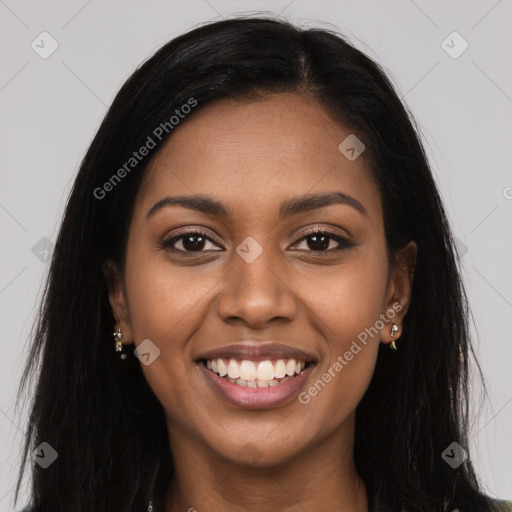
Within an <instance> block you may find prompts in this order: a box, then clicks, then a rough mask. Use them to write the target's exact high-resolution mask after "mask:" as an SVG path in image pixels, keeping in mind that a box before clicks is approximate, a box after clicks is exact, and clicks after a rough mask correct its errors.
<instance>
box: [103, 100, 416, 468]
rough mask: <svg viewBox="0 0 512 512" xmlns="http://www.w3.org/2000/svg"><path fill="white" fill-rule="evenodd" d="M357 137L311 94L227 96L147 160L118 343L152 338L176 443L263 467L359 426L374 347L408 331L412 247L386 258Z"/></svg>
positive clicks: (154, 366) (121, 293)
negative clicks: (352, 152)
mask: <svg viewBox="0 0 512 512" xmlns="http://www.w3.org/2000/svg"><path fill="white" fill-rule="evenodd" d="M350 133H351V132H350V130H349V129H346V128H344V127H343V126H340V125H339V123H337V122H335V121H334V120H333V119H331V118H330V117H329V115H328V114H327V113H326V112H325V111H324V110H323V108H322V107H321V106H320V105H319V104H318V103H316V102H315V101H314V100H312V99H310V98H308V97H305V96H302V95H297V94H278V95H269V96H266V97H265V99H262V100H261V101H258V102H235V101H232V100H222V101H218V102H217V103H215V104H212V105H210V106H207V107H205V108H204V109H202V110H201V111H197V112H195V113H194V114H193V115H191V116H190V118H189V119H186V121H185V122H183V123H182V125H180V126H179V127H178V128H177V129H176V131H175V132H174V133H173V135H172V137H171V138H170V139H169V140H168V141H167V143H166V144H165V146H164V147H163V148H162V150H161V151H160V152H159V153H158V154H157V155H156V156H155V157H154V159H153V161H152V162H151V164H150V166H149V168H148V170H147V174H146V176H145V180H144V182H143V184H142V186H141V188H140V190H139V192H138V196H137V199H136V203H135V206H134V214H133V218H132V222H131V226H130V231H129V238H128V243H127V253H126V267H125V274H124V276H123V277H124V281H123V280H119V281H118V286H115V287H114V288H113V289H112V290H111V293H110V300H111V304H112V308H113V312H114V315H115V316H116V318H117V320H118V325H120V327H121V329H122V331H123V335H124V342H134V343H135V344H136V345H137V346H139V345H140V344H141V343H142V342H143V341H144V340H149V341H144V343H145V344H146V345H143V347H144V350H141V352H143V353H149V356H145V357H146V359H147V361H146V362H149V363H150V364H147V365H146V364H142V370H143V371H144V375H145V377H146V379H147V380H148V382H149V384H150V386H151V388H152V389H153V391H154V393H155V395H156V396H157V397H158V399H159V400H160V401H161V403H162V405H163V407H164V410H165V412H166V415H167V421H168V428H169V436H170V441H171V447H172V446H173V442H174V443H175V444H174V446H178V445H179V443H183V442H186V443H189V444H193V445H195V446H198V447H201V449H202V450H203V452H204V453H209V454H211V455H212V456H216V457H220V458H222V459H223V460H228V461H231V462H234V463H237V464H238V463H244V462H250V463H251V464H253V465H260V466H262V467H263V466H269V465H272V464H277V463H279V462H283V461H287V460H291V459H292V458H294V457H297V456H299V455H301V454H303V453H305V452H306V451H307V450H309V449H311V448H314V447H315V446H320V445H321V444H322V443H323V442H325V440H327V439H329V438H332V437H333V436H336V435H338V434H339V435H341V433H343V432H345V433H346V431H347V429H349V428H351V426H352V427H353V423H352V422H353V419H354V411H355V408H356V406H357V404H358V403H359V401H360V400H361V398H362V397H363V395H364V393H365V391H366V389H367V387H368V384H369V382H370V380H371V377H372V373H373V370H374V366H375V362H376V357H377V349H378V347H379V343H381V342H387V343H389V342H390V341H392V339H393V338H392V337H391V336H390V331H391V326H392V324H393V323H396V324H398V325H399V326H400V329H399V331H398V332H397V333H396V334H395V336H394V339H397V338H398V337H399V335H400V333H401V320H402V319H403V316H404V314H405V312H406V310H407V306H408V301H409V293H410V286H411V281H410V277H409V276H410V273H411V268H412V265H413V259H414V252H415V246H414V243H412V242H411V244H409V246H408V247H407V249H406V250H405V251H404V254H406V255H409V256H410V258H409V259H407V258H404V261H406V262H407V261H410V262H411V263H410V264H409V266H407V264H404V265H403V266H401V267H396V268H395V267H394V268H391V267H390V266H389V265H388V261H387V256H386V243H385V238H384V223H383V216H382V205H381V198H380V195H379V191H378V189H377V186H376V184H375V183H374V181H373V179H372V175H371V173H370V170H369V168H368V167H367V164H366V162H365V160H364V153H363V155H362V156H361V157H358V158H356V159H355V160H349V159H348V158H346V157H345V156H344V154H343V153H342V152H341V151H340V150H339V149H338V146H339V145H340V143H341V142H342V141H344V140H345V139H346V137H347V136H348V135H350ZM313 195H321V196H324V195H326V196H329V197H331V199H332V198H334V199H335V200H333V201H331V202H329V201H323V200H318V201H316V202H315V201H309V202H302V203H301V201H302V200H303V199H304V198H310V197H311V196H313ZM178 196H180V197H187V198H191V197H193V196H202V197H203V198H204V197H207V198H209V199H210V200H211V201H214V202H215V204H213V206H212V204H210V205H209V208H205V206H208V204H207V203H205V202H203V203H200V202H199V201H196V202H195V203H189V204H188V206H187V205H184V204H179V203H178V202H174V203H173V202H172V200H171V199H170V198H176V197H178ZM219 204H220V206H219ZM287 205H288V207H286V206H287ZM301 205H302V207H301ZM200 207H201V208H200ZM222 210H225V211H224V212H222ZM221 213H223V214H221ZM393 305H395V307H394V308H393ZM275 344H279V346H278V345H275ZM158 351H159V353H158ZM212 361H213V362H212ZM224 367H225V368H224ZM226 371H227V372H228V374H227V375H225V376H224V377H221V376H220V375H218V374H223V373H224V372H226ZM215 372H216V373H215ZM297 372H299V373H297ZM283 375H284V376H283ZM228 378H229V379H231V381H230V380H228ZM237 380H239V381H243V382H238V383H236V381H237ZM271 381H273V382H271ZM269 382H270V386H269V385H268V384H269ZM248 383H249V384H248ZM247 384H248V385H247Z"/></svg>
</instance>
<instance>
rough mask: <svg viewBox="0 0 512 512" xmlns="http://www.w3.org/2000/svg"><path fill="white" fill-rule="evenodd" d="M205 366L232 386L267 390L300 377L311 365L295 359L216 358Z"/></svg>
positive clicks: (205, 363) (209, 360) (205, 361)
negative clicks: (253, 359)
mask: <svg viewBox="0 0 512 512" xmlns="http://www.w3.org/2000/svg"><path fill="white" fill-rule="evenodd" d="M203 364H204V365H205V366H206V368H207V369H208V370H211V371H212V372H213V373H215V374H216V375H218V376H219V377H222V378H223V379H225V380H226V381H228V382H230V383H231V384H236V385H237V386H242V387H248V388H267V387H273V386H278V385H280V384H282V383H284V382H287V381H288V380H290V379H293V378H294V377H295V376H297V375H300V374H301V373H302V371H303V370H304V369H305V368H306V366H309V364H310V363H309V362H308V363H307V362H306V361H298V360H295V359H277V360H271V359H266V360H263V361H252V360H248V359H243V360H236V359H223V358H216V359H207V360H203Z"/></svg>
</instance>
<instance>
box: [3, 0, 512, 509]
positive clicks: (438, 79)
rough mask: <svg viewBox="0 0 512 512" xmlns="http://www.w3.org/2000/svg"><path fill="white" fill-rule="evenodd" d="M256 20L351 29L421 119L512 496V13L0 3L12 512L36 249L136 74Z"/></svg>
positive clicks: (332, 5)
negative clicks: (210, 27)
mask: <svg viewBox="0 0 512 512" xmlns="http://www.w3.org/2000/svg"><path fill="white" fill-rule="evenodd" d="M254 11H266V12H267V13H273V14H274V15H278V14H281V16H282V17H284V18H286V19H288V20H290V21H293V22H296V23H301V24H304V25H314V26H319V27H325V28H332V29H335V30H339V31H340V32H342V33H343V34H345V35H346V36H348V37H349V39H350V40H351V42H352V43H353V44H355V46H356V47H358V48H359V49H361V50H363V51H364V52H365V53H367V54H368V55H369V56H370V57H372V58H374V59H375V60H377V61H378V62H379V63H381V64H382V65H383V66H384V67H385V69H386V70H387V72H388V74H390V76H391V78H392V80H393V82H394V84H395V85H396V87H397V89H398V91H399V92H400V93H401V95H402V96H403V97H404V99H405V101H406V103H407V105H408V106H409V107H410V109H411V110H412V112H413V113H414V115H415V117H416V119H417V121H418V123H419V125H420V128H421V131H422V133H423V137H424V140H425V144H426V149H427V151H428V156H429V158H430V161H431V164H432V169H433V171H434V173H435V176H436V179H437V182H438V184H439V187H440V190H441V193H442V196H443V199H444V201H445V204H446V207H447V210H448V213H449V215H450V218H451V222H452V226H453V229H454V232H455V233H456V236H457V238H458V239H459V241H460V242H459V247H460V251H461V255H462V262H463V265H464V269H465V279H466V284H467V290H468V294H469V298H470V303H471V307H472V310H473V314H474V317H475V323H476V330H477V332H478V335H479V339H478V340H476V341H475V344H476V348H477V353H478V355H479V358H480V362H481V365H482V368H483V371H484V374H485V376H486V378H487V383H488V388H489V393H490V401H487V402H486V404H485V405H484V406H483V407H482V408H481V410H480V415H476V414H475V415H474V416H473V428H472V434H471V436H472V437H471V446H470V449H471V450H472V459H473V462H474V463H475V465H476V468H477V471H478V473H479V475H480V476H481V478H482V481H483V483H484V485H485V487H486V491H487V492H488V493H489V494H491V495H493V496H497V497H499V498H507V499H511V498H512V440H511V432H512V403H511V401H512V372H511V368H510V363H511V361H512V357H511V356H512V343H511V338H510V333H511V331H512V329H511V328H512V325H511V318H512V314H511V313H512V273H511V272H510V262H511V261H512V242H511V237H510V234H511V230H510V219H511V217H510V216H511V210H512V173H511V172H510V169H511V165H510V164H511V154H510V143H511V140H512V139H511V135H512V133H511V132H512V129H511V125H510V115H511V112H512V72H511V69H512V68H511V66H510V48H512V35H511V31H510V26H511V22H512V16H511V15H512V3H511V1H509V0H501V1H496V0H485V1H484V0H482V1H450V2H446V1H440V0H439V1H426V0H414V1H413V0H400V1H382V0H379V1H368V0H366V1H358V2H357V1H348V0H344V1H329V0H316V1H313V2H312V1H311V0H294V1H290V0H281V1H273V2H271V1H241V2H235V1H226V0H208V1H206V0H189V1H186V2H171V1H166V2H161V1H152V2H147V3H144V2H142V1H138V2H137V1H100V0H92V1H88V2H87V1H78V2H77V1H73V2H71V1H66V2H64V1H62V2H37V3H36V2H27V1H15V0H5V1H4V0H0V48H1V49H2V50H1V56H0V59H1V60H0V116H1V117H0V119H1V142H0V144H1V146H0V173H1V188H0V239H1V266H0V325H1V326H2V337H1V340H0V343H1V355H2V357H1V358H0V389H1V391H0V446H1V447H2V449H1V451H0V509H1V510H7V509H9V510H11V509H12V490H13V486H14V484H15V477H16V475H17V471H18V464H19V453H20V442H21V439H22V431H23V430H24V427H25V422H26V411H25V413H24V414H23V415H16V414H15V411H14V398H15V392H16V390H17V386H18V382H19V378H20V372H21V367H22V363H23V362H24V360H25V357H26V349H27V339H28V335H29V331H30V327H31V325H32V321H33V318H34V313H35V307H36V304H37V299H38V297H39V296H40V291H41V283H42V279H43V277H44V276H45V274H46V272H47V270H48V263H45V262H43V261H41V258H43V256H40V257H37V256H36V255H35V254H34V253H33V251H32V248H33V246H34V245H36V244H37V243H38V241H39V240H40V239H42V238H44V237H48V238H49V239H50V240H52V241H53V242H54V241H55V239H56V234H57V230H58V226H59V222H60V219H61V215H62V212H63V208H64V205H65V201H66V198H67V195H68V193H69V191H70V186H71V184H72V181H73V178H74V176H75V174H76V171H77V169H78V165H79V163H80V161H81V159H82V157H83V155H84V153H85V151H86V148H87V146H88V144H89V143H90V141H91V139H92V137H93V136H94V134H95V131H96V130H97V128H98V126H99V124H100V121H101V120H102V118H103V116H104V114H105V112H106V109H107V106H108V105H109V104H110V103H111V101H112V100H113V98H114V95H115V94H116V93H117V91H118V90H119V88H120V87H121V85H122V84H123V82H124V81H125V80H126V79H127V78H128V76H129V75H130V74H131V73H132V72H133V71H134V69H135V68H136V66H137V65H139V64H140V63H141V62H142V61H143V60H144V59H145V58H146V57H148V56H149V55H150V54H152V53H153V52H154V51H156V50H157V49H158V48H159V47H160V46H161V45H162V44H164V43H165V42H167V41H168V40H169V39H171V38H173V37H175V36H177V35H179V34H181V33H183V32H185V31H187V30H189V29H191V28H192V27H195V26H197V25H198V24H201V23H203V22H205V21H209V20H214V19H221V18H223V17H230V16H232V15H234V14H239V13H249V12H254ZM43 31H47V32H49V33H50V34H51V36H52V37H53V38H54V39H55V40H56V41H57V42H58V45H59V46H58V49H57V50H56V51H55V52H54V53H53V54H52V55H51V56H50V57H49V58H47V59H42V58H41V57H40V56H39V55H38V54H37V53H36V52H35V51H34V50H33V49H32V48H31V43H32V41H33V40H36V42H37V40H39V39H37V38H38V36H39V34H40V33H41V32H43ZM453 31H457V32H459V33H460V34H461V36H462V37H463V38H464V39H465V40H466V41H467V42H468V44H469V47H468V49H467V50H466V51H465V52H464V53H463V54H462V55H460V56H459V57H458V58H456V59H454V58H452V57H450V56H449V55H448V54H447V53H446V52H445V50H444V49H443V47H442V46H441V43H442V41H443V40H445V39H446V38H447V36H448V35H449V34H451V33H452V32H453ZM450 41H452V39H448V43H447V44H449V45H451V46H454V48H455V50H457V48H461V46H460V44H459V42H457V41H455V42H453V43H452V42H450ZM43 259H44V258H43ZM70 285H71V286H72V283H70ZM474 397H475V403H476V404H478V403H479V402H478V401H479V399H480V397H481V388H479V387H476V388H475V390H474ZM63 421H65V418H63ZM55 492H58V489H55Z"/></svg>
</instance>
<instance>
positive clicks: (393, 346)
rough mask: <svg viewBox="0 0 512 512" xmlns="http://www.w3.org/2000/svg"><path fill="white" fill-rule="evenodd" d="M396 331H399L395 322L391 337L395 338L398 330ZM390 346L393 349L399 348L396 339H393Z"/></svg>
mask: <svg viewBox="0 0 512 512" xmlns="http://www.w3.org/2000/svg"><path fill="white" fill-rule="evenodd" d="M396 331H398V325H396V324H393V325H392V326H391V337H392V338H393V336H394V335H395V332H396ZM390 346H391V350H393V351H396V350H398V349H397V348H396V344H395V340H393V341H392V342H391V345H390Z"/></svg>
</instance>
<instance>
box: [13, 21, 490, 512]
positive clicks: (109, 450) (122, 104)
mask: <svg viewBox="0 0 512 512" xmlns="http://www.w3.org/2000/svg"><path fill="white" fill-rule="evenodd" d="M279 92H297V93H301V94H306V95H309V96H310V97H313V98H315V99H316V100H317V101H318V102H319V103H320V104H321V105H322V106H323V107H324V108H325V109H326V110H327V111H328V112H329V113H330V115H331V116H332V117H333V118H334V119H336V120H338V121H339V122H340V123H342V124H343V125H344V126H346V127H349V128H350V130H351V131H352V132H353V133H356V134H357V136H358V137H359V138H360V139H361V140H362V141H363V142H364V144H365V145H366V150H365V153H364V155H363V156H364V157H365V158H366V159H367V160H368V162H369V164H370V166H371V169H372V172H373V175H374V178H375V180H376V182H377V183H378V186H379V188H380V193H381V197H382V204H383V214H384V224H385V235H386V242H387V248H388V256H389V258H390V261H391V262H393V261H394V255H395V254H396V251H397V250H398V249H399V248H401V247H403V246H404V245H405V244H406V243H407V242H408V241H409V240H414V241H415V242H416V244H417V246H418V259H417V263H416V269H415V276H414V281H413V288H412V297H411V303H410V308H409V310H408V312H407V315H406V316H405V319H404V325H403V335H402V336H401V338H400V340H399V341H398V342H397V345H398V351H397V352H396V354H394V353H392V352H391V351H389V347H387V346H384V345H383V344H381V345H380V348H379V354H378V360H377V365H376V369H375V374H374V376H373V379H372V381H371V383H370V386H369V389H368V390H367V392H366V394H365V396H364V397H363V399H362V401H361V403H360V404H359V405H358V407H357V412H356V431H355V446H354V458H355V464H356V467H357V470H358V472H359V474H360V475H361V477H362V479H363V480H364V482H365V484H366V486H367V490H368V494H369V500H370V506H371V510H372V511H375V512H377V511H400V510H401V509H402V507H405V508H406V509H407V510H408V511H418V512H419V511H421V512H430V511H432V512H434V511H435V512H439V511H442V510H452V509H454V508H459V509H461V510H463V511H464V512H471V511H477V510H478V511H486V510H490V508H489V505H488V498H487V497H486V496H485V494H483V492H482V491H481V489H480V488H479V484H478V481H477V478H476V476H475V473H474V470H473V467H472V464H471V460H470V459H468V460H466V461H465V462H464V463H463V464H461V465H460V466H459V467H457V468H452V467H451V466H450V465H449V464H447V462H445V460H444V459H443V457H442V454H443V452H444V450H445V449H446V448H447V447H448V446H449V445H450V444H451V443H452V442H457V443H459V444H460V445H461V446H462V447H463V448H465V449H466V451H469V447H468V432H467V429H468V426H467V418H468V401H469V400H468V371H469V365H468V363H469V358H468V356H469V355H471V356H472V357H473V358H474V357H475V356H474V353H473V348H472V346H471V342H470V338H469V332H468V309H467V299H466V295H465V292H464V288H463V285H462V280H461V273H460V270H459V264H458V260H457V255H456V250H455V245H454V242H453V236H452V233H451V231H450V227H449V222H448V220H447V217H446V214H445V211H444V208H443V205H442V202H441V199H440V195H439V193H438V190H437V188H436V184H435V182H434V179H433V177H432V173H431V171H430V169H429V164H428V161H427V158H426V156H425V153H424V150H423V147H422V144H421V142H420V138H419V135H418V129H417V128H416V125H415V124H414V121H413V120H412V116H410V114H408V112H407V109H406V107H404V105H403V104H402V102H401V100H400V99H399V97H398V96H397V94H396V92H395V91H394V88H393V86H392V84H391V83H390V81H389V79H388V78H387V77H386V75H385V73H384V72H383V70H382V69H381V68H380V67H379V66H378V65H377V64H376V63H375V62H373V61H372V60H371V59H369V58H368V57H367V56H365V55H364V54H363V53H362V52H360V51H359V50H357V49H355V48H354V47H353V46H352V45H351V44H349V43H348V42H347V41H346V40H345V39H344V38H343V37H342V36H340V35H338V34H336V33H334V32H331V31H328V30H321V29H304V30H303V29H300V28H298V27H295V26H293V25H291V24H289V23H287V22H284V21H277V20H275V19H267V18H261V17H259V18H252V17H239V18H235V19H229V20H224V21H220V22H215V23H210V24H206V25H203V26H201V27H199V28H196V29H194V30H192V31H190V32H188V33H186V34H184V35H182V36H180V37H177V38H176V39H174V40H172V41H170V42H169V43H167V44H165V45H164V46H163V47H162V48H161V49H159V50H158V51H157V52H156V53H155V54H154V55H153V56H152V57H151V58H150V59H149V60H147V61H146V62H145V63H143V64H142V65H141V66H140V67H139V68H138V69H137V70H136V71H135V72H134V73H133V74H132V76H131V77H130V78H129V79H128V80H127V81H126V83H125V84H124V85H123V87H122V88H121V90H120V91H119V93H118V94H117V96H116V98H115V100H114V102H113V104H112V106H111V108H110V109H109V111H108V113H107V114H106V116H105V118H104V120H103V122H102V124H101V126H100V128H99V130H98V133H97V134H96V136H95V138H94V140H93V142H92V144H91V145H90V147H89V149H88V151H87V154H86V155H85V158H84V159H83V161H82V164H81V166H80V170H79V172H78V175H77V177H76V180H75V182H74V186H73V189H72V192H71V195H70V197H69V201H68V203H67V207H66V210H65V214H64V218H63V222H62V226H61V229H60V232H59V235H58V239H57V241H56V245H55V250H54V253H53V258H52V261H51V267H50V270H49V275H48V279H47V282H46V286H45V288H44V296H43V300H42V302H41V307H40V311H39V316H38V319H37V322H36V324H35V325H34V331H33V343H32V345H31V347H30V353H29V354H28V359H27V364H26V367H25V369H24V372H23V376H22V379H21V383H20V388H19V392H18V400H19V399H20V397H21V395H22V393H23V391H26V387H27V382H28V380H29V377H30V376H32V377H33V376H34V374H35V373H36V368H37V369H38V372H37V377H38V379H37V386H36V389H35V393H34V398H33V402H32V404H31V409H30V419H29V424H28V429H27V433H26V439H25V447H24V453H23V457H22V463H21V468H20V473H19V480H18V485H17V488H16V495H15V502H16V503H17V501H18V493H19V489H20V485H21V481H22V477H23V474H24V469H25V466H26V463H27V459H28V454H29V453H32V451H33V450H34V449H35V448H36V447H38V446H39V445H40V444H41V443H43V442H47V443H48V444H49V445H51V446H52V447H53V448H54V449H55V450H56V451H57V453H58V459H57V460H56V461H55V462H54V463H53V464H52V465H51V466H50V467H48V468H47V469H43V468H42V467H40V466H39V465H38V464H35V463H34V464H32V471H33V475H32V480H31V499H32V502H33V504H34V505H35V507H36V508H37V510H38V512H63V511H66V512H69V511H71V510H72V511H73V512H86V511H87V512H90V511H92V510H105V511H106V510H109V511H116V512H131V511H140V510H145V507H147V503H148V500H149V498H150V497H154V500H156V501H153V503H154V505H155V508H156V510H157V511H159V510H163V496H164V492H165V490H166V487H167V485H168V484H169V481H170V479H171V477H172V474H173V468H172V463H171V453H170V448H169V441H168V436H167V427H166V422H165V416H164V411H163V407H162V405H161V404H160V402H159V401H158V400H157V398H156V397H155V395H154V394H153V392H152V390H151V388H150V387H149V385H148V383H147V381H146V379H145V377H144V375H143V372H142V370H141V366H140V364H139V362H138V361H137V359H136V358H135V357H130V358H128V359H127V360H126V361H121V360H119V358H118V356H117V354H116V353H115V351H114V350H113V338H112V331H113V324H114V318H113V315H112V312H111V308H110V304H109V301H108V288H107V282H106V279H105V276H104V263H105V261H107V260H111V261H114V262H116V263H117V264H118V265H119V266H120V268H121V269H123V268H124V267H123V263H124V257H125V248H126V239H127V234H128V229H129V225H130V220H131V215H132V209H133V204H134V200H135V196H136V194H137V191H138V189H139V186H140V183H141V179H142V177H143V175H144V171H145V169H146V167H147V164H148V163H149V161H150V159H151V158H150V157H151V156H154V154H156V152H157V151H158V149H159V148H160V147H161V146H162V144H163V143H164V142H165V141H166V139H167V138H168V137H169V136H172V129H173V128H172V127H170V123H169V120H170V118H171V116H173V115H175V113H176V110H177V109H178V110H180V109H181V107H182V106H183V105H185V104H189V105H191V104H192V102H196V104H195V105H196V106H195V107H194V111H193V112H191V113H190V114H189V116H193V115H194V112H195V111H198V110H199V109H200V108H201V107H203V106H205V105H207V104H210V103H212V102H214V101H216V100H218V99H221V98H228V97H230V98H239V99H245V100H252V99H257V98H258V97H261V96H262V95H265V94H268V93H279ZM181 122H187V119H184V120H183V121H181ZM165 123H167V125H165ZM171 124H172V123H171ZM161 125H164V126H167V130H164V131H162V129H161V130H160V131H162V133H161V134H160V135H161V136H160V137H157V136H156V135H155V129H156V128H157V127H159V126H161ZM176 129H179V128H176ZM157 133H160V132H157ZM152 134H153V135H152ZM148 136H152V140H153V143H154V144H153V145H154V147H153V148H152V149H151V151H152V153H151V155H150V156H149V157H147V158H146V159H145V160H143V161H141V162H140V163H137V164H136V165H134V166H132V167H133V168H132V167H130V168H129V171H126V172H125V173H124V174H123V173H121V174H122V179H119V180H117V181H112V176H113V174H115V173H116V172H117V171H118V170H119V169H121V168H123V165H124V166H125V170H126V169H127V167H126V162H128V161H129V159H130V158H131V157H132V156H133V152H134V151H136V150H138V149H139V148H140V147H142V146H143V145H145V144H146V143H147V140H148ZM117 175H118V177H119V173H118V174H117ZM109 180H110V181H109ZM107 182H109V183H110V186H107V187H106V186H104V184H105V183H107ZM107 189H108V194H107V195H106V197H103V198H102V197H101V195H102V194H103V192H101V190H103V191H105V190H107ZM99 190H100V191H99ZM475 360H476V359H475ZM39 365H41V366H40V369H39V368H38V367H39ZM477 367H478V363H477ZM478 370H480V368H479V367H478ZM480 374H481V372H480ZM445 506H446V509H445V508H444V507H445Z"/></svg>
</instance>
